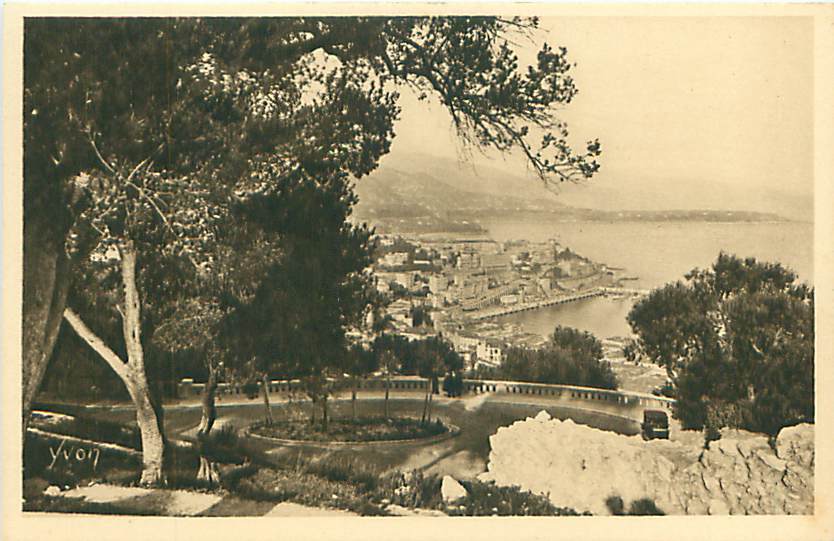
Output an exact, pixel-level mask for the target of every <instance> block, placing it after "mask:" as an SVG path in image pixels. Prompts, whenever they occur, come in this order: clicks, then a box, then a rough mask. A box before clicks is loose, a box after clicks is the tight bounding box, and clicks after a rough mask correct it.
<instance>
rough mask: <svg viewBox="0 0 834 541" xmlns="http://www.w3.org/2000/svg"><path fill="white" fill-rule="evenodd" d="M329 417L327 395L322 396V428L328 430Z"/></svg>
mask: <svg viewBox="0 0 834 541" xmlns="http://www.w3.org/2000/svg"><path fill="white" fill-rule="evenodd" d="M327 428H328V418H327V395H325V396H323V397H322V398H321V429H322V431H323V432H325V433H326V432H327Z"/></svg>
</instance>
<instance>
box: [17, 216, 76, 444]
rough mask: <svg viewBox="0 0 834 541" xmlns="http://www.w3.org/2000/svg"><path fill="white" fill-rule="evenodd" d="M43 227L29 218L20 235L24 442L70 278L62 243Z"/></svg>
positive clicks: (59, 326) (50, 352)
mask: <svg viewBox="0 0 834 541" xmlns="http://www.w3.org/2000/svg"><path fill="white" fill-rule="evenodd" d="M42 229H43V228H42V227H40V226H38V225H37V223H36V220H28V221H27V223H26V224H25V225H24V234H23V326H22V329H23V352H22V353H23V355H22V357H23V359H22V361H23V363H22V395H23V404H22V424H21V428H22V436H23V440H22V441H23V442H25V441H26V428H27V427H28V426H29V419H30V417H31V414H32V404H33V403H34V401H35V397H36V396H37V393H38V390H39V389H40V386H41V383H42V382H43V377H44V374H45V373H46V367H47V365H48V364H49V359H50V357H51V356H52V350H53V348H54V347H55V341H56V340H57V338H58V331H59V330H60V328H61V318H62V317H63V313H64V308H65V307H66V303H67V293H68V292H69V286H70V281H71V280H70V261H69V259H68V258H67V256H66V254H65V253H64V247H63V243H62V242H61V243H56V242H55V241H54V239H51V238H49V237H48V235H47V233H45V232H44V231H42ZM61 240H62V241H63V239H61Z"/></svg>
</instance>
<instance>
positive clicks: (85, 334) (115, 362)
mask: <svg viewBox="0 0 834 541" xmlns="http://www.w3.org/2000/svg"><path fill="white" fill-rule="evenodd" d="M64 319H65V320H66V321H67V323H69V324H70V327H72V328H73V330H74V331H75V332H76V333H77V334H78V336H79V337H81V339H82V340H84V341H85V342H87V345H89V346H90V347H91V348H92V349H93V351H95V352H96V353H98V354H99V355H100V356H101V358H102V359H104V360H105V361H106V362H107V364H109V365H110V368H112V369H113V371H114V372H116V374H117V375H118V376H119V377H120V378H121V379H122V380H125V381H126V380H128V379H129V378H130V373H129V371H128V366H127V364H126V363H125V362H124V361H123V360H122V358H121V357H119V356H118V355H116V353H115V352H114V351H113V350H112V349H110V348H109V347H108V346H107V344H105V343H104V341H103V340H102V339H101V338H99V337H98V335H96V333H94V332H93V331H92V330H91V329H90V328H89V327H88V326H87V325H86V323H84V321H83V320H82V319H81V318H80V317H79V316H78V314H76V313H75V312H74V311H73V309H72V308H69V307H67V308H66V309H65V310H64Z"/></svg>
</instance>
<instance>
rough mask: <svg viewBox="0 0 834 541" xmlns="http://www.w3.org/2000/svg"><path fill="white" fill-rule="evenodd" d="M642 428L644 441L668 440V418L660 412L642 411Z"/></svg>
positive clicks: (663, 412) (664, 413)
mask: <svg viewBox="0 0 834 541" xmlns="http://www.w3.org/2000/svg"><path fill="white" fill-rule="evenodd" d="M640 427H641V428H642V433H643V439H644V440H654V439H663V440H668V439H669V417H668V416H667V415H666V412H665V411H662V410H644V411H643V423H642V424H641V425H640Z"/></svg>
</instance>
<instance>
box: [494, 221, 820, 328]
mask: <svg viewBox="0 0 834 541" xmlns="http://www.w3.org/2000/svg"><path fill="white" fill-rule="evenodd" d="M481 224H482V225H483V226H484V227H485V228H486V229H487V230H488V231H489V236H490V237H491V238H493V239H494V240H496V241H499V242H503V241H506V240H514V239H524V240H528V241H533V242H540V241H544V240H547V239H551V238H552V239H556V240H557V241H559V242H560V243H561V244H562V246H566V247H569V248H570V249H571V250H572V251H574V252H576V253H579V254H581V255H583V256H585V257H588V258H590V259H591V260H593V261H596V262H599V263H605V264H606V265H608V266H609V267H616V268H619V269H623V270H622V272H623V273H624V274H625V275H627V276H633V277H635V278H636V280H633V281H627V282H625V284H626V285H627V286H629V287H634V288H640V289H653V288H656V287H659V286H662V285H663V284H665V283H668V282H672V281H675V280H682V279H683V277H684V275H685V274H686V273H687V272H689V271H690V270H692V269H694V268H707V267H709V266H710V265H711V264H712V263H713V262H714V261H715V259H716V258H717V257H718V254H719V252H721V251H722V250H723V251H725V252H728V253H732V254H735V255H737V256H739V257H751V256H752V257H755V258H757V259H759V260H760V261H769V262H779V263H781V264H782V265H783V266H786V267H789V268H790V269H792V270H793V271H794V272H795V273H797V274H798V276H799V280H800V281H802V282H806V283H808V284H809V285H813V279H814V264H813V246H814V226H813V224H812V223H805V222H757V223H716V222H694V221H692V222H683V221H682V222H563V221H556V220H546V219H545V220H542V219H527V220H517V219H514V220H496V221H482V222H481ZM632 302H633V301H632V299H612V298H594V299H590V300H586V301H579V302H574V303H568V304H562V305H556V306H551V307H547V308H542V309H540V310H532V311H528V312H520V313H516V314H510V315H507V316H503V317H501V318H498V319H496V321H497V322H498V321H500V322H509V323H516V324H519V325H521V326H522V328H524V329H525V330H527V331H529V332H534V333H538V334H541V335H544V336H547V335H548V334H550V333H551V332H553V328H554V327H555V326H556V325H565V326H569V327H575V328H578V329H582V330H586V331H589V332H591V333H593V334H594V335H596V336H597V337H598V338H606V337H609V336H630V335H631V330H630V328H629V326H628V323H627V322H626V320H625V317H626V315H627V314H628V312H629V310H630V309H631V306H632Z"/></svg>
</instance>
